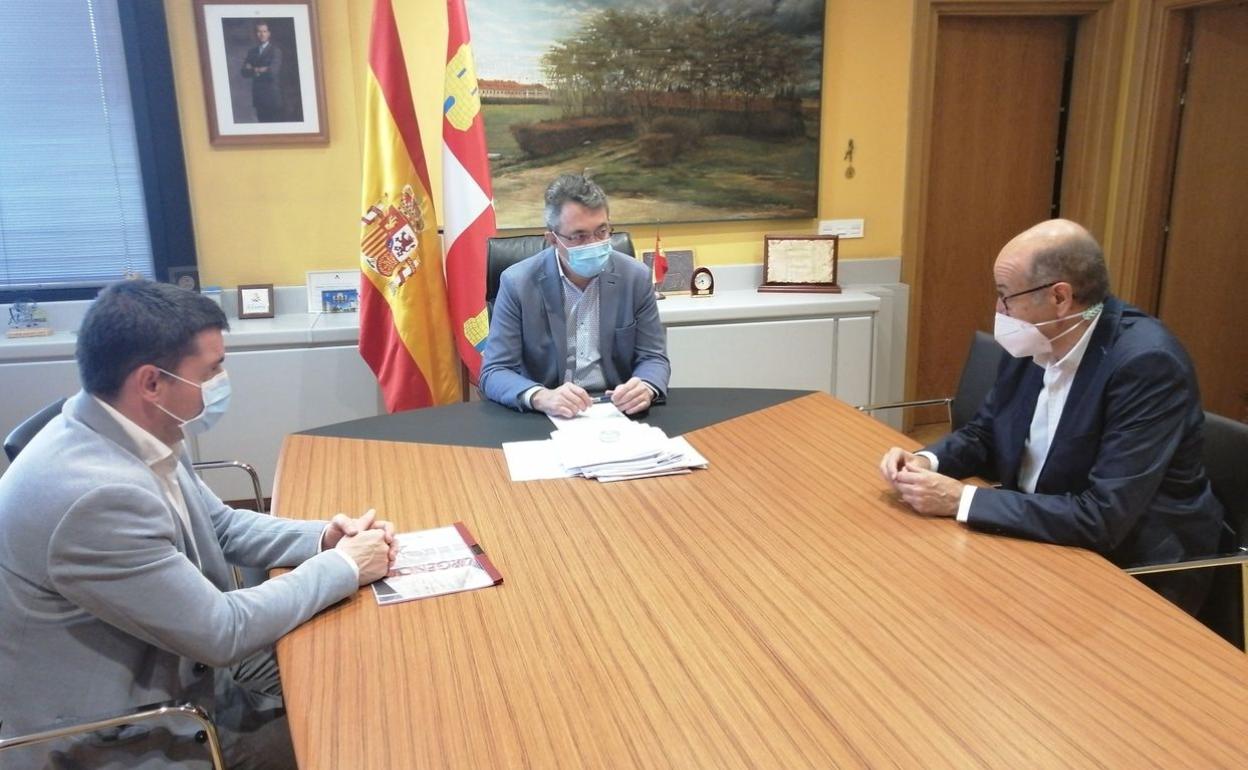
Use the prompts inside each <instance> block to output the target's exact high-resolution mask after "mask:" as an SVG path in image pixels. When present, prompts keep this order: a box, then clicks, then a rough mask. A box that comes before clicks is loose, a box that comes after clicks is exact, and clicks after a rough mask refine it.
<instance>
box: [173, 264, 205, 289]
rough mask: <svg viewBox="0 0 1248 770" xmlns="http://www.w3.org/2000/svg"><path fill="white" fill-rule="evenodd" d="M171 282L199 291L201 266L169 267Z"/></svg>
mask: <svg viewBox="0 0 1248 770" xmlns="http://www.w3.org/2000/svg"><path fill="white" fill-rule="evenodd" d="M168 273H169V283H171V284H173V285H174V286H177V287H178V288H180V289H186V290H187V291H196V292H197V291H199V268H198V267H196V266H195V265H179V266H176V267H172V266H171V267H169V268H168Z"/></svg>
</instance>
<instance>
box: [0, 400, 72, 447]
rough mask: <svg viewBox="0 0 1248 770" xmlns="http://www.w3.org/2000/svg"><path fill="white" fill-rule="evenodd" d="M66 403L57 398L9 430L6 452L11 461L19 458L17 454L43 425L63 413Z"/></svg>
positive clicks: (5, 439)
mask: <svg viewBox="0 0 1248 770" xmlns="http://www.w3.org/2000/svg"><path fill="white" fill-rule="evenodd" d="M64 405H65V399H63V398H61V399H57V400H56V401H53V402H52V403H50V404H48V405H47V406H45V407H44V408H42V409H40V410H39V411H37V412H35V413H34V414H32V415H31V416H29V417H27V418H26V419H25V420H22V422H21V424H20V425H18V426H17V427H16V428H14V429H13V430H11V431H9V435H7V436H5V438H4V454H5V456H6V457H8V458H9V462H13V461H14V460H16V459H17V455H18V453H19V452H21V451H22V450H23V449H25V448H26V445H27V444H29V443H30V440H31V439H33V438H34V437H35V434H36V433H38V432H39V431H41V430H43V426H45V425H47V424H48V423H49V422H51V421H52V418H53V417H55V416H57V415H58V414H60V413H61V407H62V406H64Z"/></svg>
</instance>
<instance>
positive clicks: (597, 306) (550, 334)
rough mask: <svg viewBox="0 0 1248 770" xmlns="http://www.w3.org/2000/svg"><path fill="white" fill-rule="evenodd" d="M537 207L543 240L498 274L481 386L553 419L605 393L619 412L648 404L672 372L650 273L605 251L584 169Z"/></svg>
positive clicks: (598, 202) (605, 216)
mask: <svg viewBox="0 0 1248 770" xmlns="http://www.w3.org/2000/svg"><path fill="white" fill-rule="evenodd" d="M545 213H546V227H547V228H548V230H547V232H546V242H547V243H549V244H550V246H549V248H546V249H544V250H542V251H540V252H538V253H537V254H535V255H534V256H532V257H529V258H528V259H526V260H524V261H523V262H519V263H517V264H515V265H512V266H511V267H509V268H507V269H506V270H505V271H503V274H502V276H501V277H500V279H499V289H498V297H497V298H496V299H495V301H494V315H493V317H492V318H490V335H489V338H488V340H487V341H486V344H485V353H484V355H483V361H482V365H481V390H482V392H483V393H484V394H485V397H486V398H488V399H490V400H491V401H497V402H498V403H500V404H503V405H504V406H509V407H512V408H513V409H520V410H524V409H532V410H536V411H540V412H545V413H547V414H550V415H553V416H556V417H571V416H573V415H575V414H577V413H579V412H582V411H584V410H585V409H587V408H589V406H590V404H591V403H592V402H593V395H591V394H597V393H604V392H605V393H609V394H610V399H611V401H612V403H614V404H615V405H616V406H617V407H619V409H620V410H621V411H622V412H624V413H625V414H634V413H637V412H640V411H643V410H645V409H648V408H649V407H650V405H651V404H652V403H654V402H656V401H659V400H661V399H663V398H664V396H665V394H666V393H667V381H668V378H669V377H670V376H671V364H670V363H669V362H668V359H667V331H666V330H665V329H664V328H663V324H662V323H660V321H659V309H658V306H657V305H656V304H655V301H654V285H653V283H652V281H651V279H650V271H649V270H648V269H647V268H646V267H645V266H644V265H643V264H641V263H640V262H638V261H636V260H635V259H632V258H631V257H629V256H628V255H627V254H621V253H620V252H618V251H614V250H612V248H611V224H610V212H609V210H608V206H607V196H606V195H605V194H604V193H603V191H602V188H600V187H599V186H598V185H597V184H595V183H594V182H592V181H590V180H589V179H587V178H585V177H584V176H581V175H576V174H565V175H563V176H560V177H559V178H558V179H556V180H555V181H554V183H553V184H551V186H550V187H549V188H548V189H547V190H546V212H545Z"/></svg>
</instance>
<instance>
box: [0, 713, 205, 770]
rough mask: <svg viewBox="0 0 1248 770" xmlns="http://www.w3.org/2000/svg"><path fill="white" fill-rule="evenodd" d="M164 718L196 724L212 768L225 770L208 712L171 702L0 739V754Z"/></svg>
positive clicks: (197, 736)
mask: <svg viewBox="0 0 1248 770" xmlns="http://www.w3.org/2000/svg"><path fill="white" fill-rule="evenodd" d="M162 717H182V718H185V719H189V720H191V721H193V722H195V723H197V724H198V725H199V727H200V732H199V733H198V734H197V735H196V736H195V739H196V740H197V741H199V742H200V743H206V744H208V754H209V757H210V758H211V760H212V766H213V768H214V769H215V770H226V766H225V757H224V755H222V753H221V739H220V737H219V736H218V735H217V726H216V725H214V724H213V723H212V719H210V718H209V717H208V712H206V711H204V709H203V708H201V707H199V706H196V705H195V704H193V703H177V702H173V701H170V702H168V703H155V704H152V705H150V706H141V707H139V708H137V709H134V710H132V711H128V712H126V713H124V714H118V715H117V716H112V717H105V718H103V719H94V720H91V721H88V722H81V723H79V724H76V725H69V726H66V727H57V728H53V729H50V730H41V731H39V732H36V733H30V734H28V735H19V736H16V737H13V738H3V739H0V752H4V751H8V750H10V749H18V748H22V747H26V746H35V745H37V744H40V743H46V742H48V741H53V740H56V739H58V738H68V737H71V736H75V735H82V734H84V733H91V732H96V731H98V730H107V729H109V728H110V727H121V726H122V725H132V724H136V723H138V722H147V721H151V720H155V719H160V718H162Z"/></svg>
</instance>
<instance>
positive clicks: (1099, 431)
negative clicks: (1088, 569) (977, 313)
mask: <svg viewBox="0 0 1248 770" xmlns="http://www.w3.org/2000/svg"><path fill="white" fill-rule="evenodd" d="M1043 378H1044V370H1043V369H1042V368H1041V367H1039V366H1036V365H1034V364H1033V362H1032V360H1031V359H1030V358H1012V357H1010V356H1006V357H1005V358H1004V360H1003V361H1002V363H1001V367H1000V369H999V370H998V374H997V380H996V383H995V384H994V385H993V388H992V390H991V391H990V393H989V394H988V397H987V398H986V399H985V400H984V403H983V405H982V406H981V407H980V409H979V411H978V412H977V413H976V415H975V417H974V418H973V419H972V420H971V421H970V422H969V423H968V424H967V425H965V426H963V427H962V428H961V429H959V430H958V431H956V432H954V433H951V434H949V435H948V436H945V437H944V438H943V439H941V440H940V441H938V442H936V443H935V444H933V445H932V446H931V447H929V449H928V451H930V452H932V453H933V454H935V455H936V457H937V459H938V460H939V462H940V465H939V470H940V472H941V473H942V474H945V475H947V476H953V477H954V478H964V477H967V476H982V477H985V478H989V479H993V480H998V481H1000V482H1001V486H1002V488H1001V489H982V490H979V491H977V492H976V493H975V497H974V499H973V501H972V504H971V509H970V514H969V518H968V522H967V523H968V524H970V526H972V527H974V528H975V529H979V530H984V531H988V532H998V533H1003V534H1007V535H1014V536H1017V537H1024V538H1029V539H1032V540H1040V541H1043V542H1048V543H1057V544H1060V545H1074V546H1082V547H1084V548H1089V549H1091V550H1093V551H1096V552H1098V553H1100V554H1103V555H1104V556H1106V557H1107V558H1109V559H1110V560H1111V561H1113V562H1114V563H1115V564H1118V565H1120V566H1130V565H1135V564H1149V563H1156V562H1174V561H1180V560H1184V559H1187V558H1191V557H1194V556H1200V555H1208V554H1211V553H1213V552H1214V550H1215V548H1216V546H1217V542H1218V534H1219V528H1220V526H1221V521H1222V519H1223V517H1224V513H1223V511H1222V507H1221V505H1220V504H1219V503H1218V501H1217V499H1216V498H1215V497H1214V496H1213V492H1212V489H1211V488H1210V486H1209V482H1208V480H1207V479H1206V478H1205V473H1204V467H1203V465H1202V463H1201V449H1202V446H1203V443H1204V439H1203V436H1202V432H1201V431H1202V425H1203V423H1204V413H1203V412H1202V411H1201V407H1200V393H1199V390H1198V389H1197V385H1196V374H1195V372H1194V370H1193V368H1192V363H1191V360H1190V359H1189V358H1188V357H1187V353H1186V351H1184V349H1183V346H1182V345H1181V344H1180V343H1179V341H1178V340H1177V339H1175V338H1174V336H1173V335H1171V334H1170V332H1169V331H1167V330H1166V328H1165V327H1164V326H1162V325H1161V322H1160V321H1158V320H1157V319H1155V318H1152V317H1151V316H1149V315H1147V314H1145V313H1144V312H1143V311H1141V310H1139V309H1138V308H1134V307H1131V306H1130V305H1126V304H1124V303H1123V302H1122V301H1120V300H1118V299H1116V298H1114V297H1110V298H1108V299H1107V300H1106V301H1105V308H1104V310H1103V312H1102V316H1101V319H1100V321H1099V322H1098V323H1097V326H1096V329H1095V331H1093V332H1092V339H1091V340H1089V344H1088V348H1087V351H1086V352H1085V354H1084V357H1083V361H1082V362H1080V364H1079V369H1078V371H1077V372H1076V373H1075V379H1074V382H1073V383H1072V385H1071V390H1070V395H1069V396H1068V398H1067V400H1066V406H1065V408H1064V409H1063V410H1062V418H1061V421H1060V422H1059V423H1058V426H1057V431H1056V434H1055V435H1054V437H1053V441H1052V444H1051V446H1050V448H1049V455H1048V459H1047V460H1046V462H1045V464H1044V468H1043V469H1042V470H1041V472H1040V476H1039V478H1038V480H1037V482H1036V490H1035V494H1024V493H1022V492H1019V491H1018V475H1019V466H1020V465H1021V463H1022V456H1023V444H1024V442H1025V441H1026V440H1027V437H1028V434H1029V432H1030V430H1031V418H1032V414H1033V413H1034V412H1035V406H1036V399H1037V397H1038V395H1039V393H1040V390H1041V388H1042V386H1043ZM1162 593H1167V592H1166V591H1164V590H1163V591H1162ZM1172 598H1173V597H1172Z"/></svg>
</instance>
